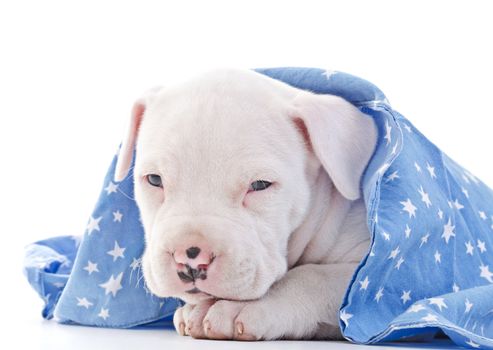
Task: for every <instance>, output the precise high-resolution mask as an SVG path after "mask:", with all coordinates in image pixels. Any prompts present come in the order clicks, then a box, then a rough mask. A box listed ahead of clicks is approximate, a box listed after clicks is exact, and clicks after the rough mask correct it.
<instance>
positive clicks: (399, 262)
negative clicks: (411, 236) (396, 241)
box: [394, 256, 404, 270]
mask: <svg viewBox="0 0 493 350" xmlns="http://www.w3.org/2000/svg"><path fill="white" fill-rule="evenodd" d="M403 262H404V259H403V258H402V256H401V257H400V258H399V260H397V263H396V264H395V266H394V268H396V269H397V270H399V269H400V268H401V265H402V263H403Z"/></svg>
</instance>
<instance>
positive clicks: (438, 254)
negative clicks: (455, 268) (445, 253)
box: [435, 250, 442, 263]
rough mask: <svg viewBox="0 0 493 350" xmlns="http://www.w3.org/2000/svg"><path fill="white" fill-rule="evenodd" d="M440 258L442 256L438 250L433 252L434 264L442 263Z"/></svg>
mask: <svg viewBox="0 0 493 350" xmlns="http://www.w3.org/2000/svg"><path fill="white" fill-rule="evenodd" d="M441 257H442V255H441V254H440V252H439V251H438V250H437V251H435V263H441V262H442V260H441Z"/></svg>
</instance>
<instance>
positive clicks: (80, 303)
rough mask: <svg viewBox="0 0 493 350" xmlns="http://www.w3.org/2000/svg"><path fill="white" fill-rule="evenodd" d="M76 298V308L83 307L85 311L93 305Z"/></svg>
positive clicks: (83, 299)
mask: <svg viewBox="0 0 493 350" xmlns="http://www.w3.org/2000/svg"><path fill="white" fill-rule="evenodd" d="M76 298H77V301H78V303H77V306H81V307H85V308H86V309H89V307H90V306H93V305H94V304H93V303H91V302H90V301H89V300H87V299H86V298H79V297H76Z"/></svg>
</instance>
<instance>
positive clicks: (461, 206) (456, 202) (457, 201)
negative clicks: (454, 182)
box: [453, 198, 464, 210]
mask: <svg viewBox="0 0 493 350" xmlns="http://www.w3.org/2000/svg"><path fill="white" fill-rule="evenodd" d="M453 204H454V207H455V209H458V210H461V209H462V208H464V206H463V205H462V204H460V203H459V200H458V199H457V198H456V199H455V201H454V203H453Z"/></svg>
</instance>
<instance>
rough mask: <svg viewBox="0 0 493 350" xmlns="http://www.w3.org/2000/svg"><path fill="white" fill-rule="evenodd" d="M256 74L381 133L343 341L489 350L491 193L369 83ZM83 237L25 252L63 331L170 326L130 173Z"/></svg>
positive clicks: (343, 311) (317, 75) (341, 77)
mask: <svg viewBox="0 0 493 350" xmlns="http://www.w3.org/2000/svg"><path fill="white" fill-rule="evenodd" d="M257 71H258V72H259V73H262V74H265V75H268V76H270V77H272V78H275V79H278V80H281V81H284V82H286V83H288V84H290V85H293V86H295V87H298V88H301V89H305V90H310V91H313V92H315V93H320V94H333V95H338V96H341V97H343V98H345V99H346V100H348V101H350V102H351V103H353V104H354V105H355V106H357V107H358V108H359V109H360V110H361V111H362V112H364V113H366V114H368V115H370V116H371V117H372V118H373V119H374V120H375V122H376V124H377V126H378V130H379V139H378V144H377V148H376V151H375V153H374V155H373V157H372V159H371V161H370V163H369V165H368V167H367V169H366V171H365V174H364V177H363V179H362V190H363V194H364V200H365V203H366V206H367V211H368V217H367V218H368V229H369V232H370V235H371V247H370V249H369V251H368V254H367V255H366V256H365V257H364V259H363V260H362V261H361V263H360V265H359V267H358V268H357V270H356V271H355V273H354V276H353V278H352V281H351V283H350V285H349V286H348V288H347V292H346V295H345V296H344V299H343V300H342V304H341V308H340V326H341V329H342V331H343V334H344V336H345V337H346V338H347V339H349V340H351V341H353V342H357V343H376V342H381V341H390V340H396V339H401V338H405V337H413V339H416V337H419V336H422V337H427V338H426V339H431V337H430V334H431V335H433V334H434V333H436V332H438V331H439V330H442V331H443V332H444V333H446V334H447V335H448V336H449V337H450V338H451V339H452V340H453V341H454V342H456V343H457V344H459V345H462V346H466V347H472V348H478V347H481V348H492V349H493V285H492V284H493V254H492V253H493V192H492V190H491V189H490V188H488V187H487V186H485V185H484V184H483V183H482V182H481V181H480V180H479V179H477V178H476V177H475V176H474V175H472V174H471V173H470V172H468V171H467V170H465V169H463V168H462V167H460V166H459V165H458V164H457V163H455V162H454V161H453V160H451V159H450V158H449V157H448V156H447V155H445V154H444V153H443V152H441V151H440V150H439V149H438V148H437V147H436V146H435V145H434V144H432V143H431V142H430V141H429V140H428V139H426V138H425V137H424V136H423V135H422V134H421V133H420V132H419V131H418V130H417V129H416V128H415V127H414V126H413V125H412V124H411V123H410V122H409V121H408V120H407V119H405V118H404V117H403V116H402V115H400V114H399V113H398V112H396V111H395V110H394V109H393V108H392V107H391V106H390V104H389V102H388V100H387V99H386V98H385V95H384V94H383V93H382V92H381V91H380V90H379V89H378V88H376V87H375V86H374V85H372V84H371V83H369V82H367V81H365V80H362V79H359V78H357V77H354V76H351V75H349V74H345V73H341V72H334V71H323V70H320V69H309V68H272V69H258V70H257ZM115 163H116V158H115V159H114V160H113V162H112V164H111V166H110V169H109V171H108V174H107V176H106V178H105V180H104V184H103V190H102V192H101V196H100V198H99V200H98V202H97V204H96V208H95V209H94V212H93V214H92V215H91V217H90V218H89V221H88V224H87V227H86V230H85V233H84V235H83V237H82V238H79V237H57V238H52V239H48V240H45V241H41V242H37V243H34V244H32V245H30V246H28V247H27V253H26V259H25V267H24V270H25V273H26V275H27V277H28V279H29V281H30V283H31V284H32V286H33V287H34V289H35V290H36V291H37V292H38V293H39V294H40V296H41V297H43V299H44V300H45V303H46V306H45V308H44V310H43V316H44V317H46V318H51V317H53V316H54V317H55V318H56V320H57V321H59V322H61V323H77V324H83V325H92V326H101V327H132V326H135V325H141V324H146V323H149V322H154V321H158V320H162V319H167V320H169V319H170V317H172V314H173V311H174V310H175V309H176V307H178V306H179V305H180V303H181V302H180V301H179V300H176V299H169V298H168V299H160V298H157V297H155V296H153V295H152V294H150V293H149V292H148V291H147V290H146V288H145V285H144V283H143V281H142V273H141V270H140V257H141V255H142V251H143V248H144V240H143V230H142V227H141V224H140V222H139V213H138V209H137V207H136V205H135V202H134V199H133V188H132V183H133V177H132V173H130V174H129V175H128V177H127V178H126V179H125V180H124V181H122V182H119V183H118V182H115V181H114V180H113V173H114V167H115Z"/></svg>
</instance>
